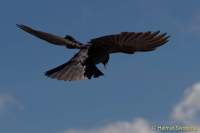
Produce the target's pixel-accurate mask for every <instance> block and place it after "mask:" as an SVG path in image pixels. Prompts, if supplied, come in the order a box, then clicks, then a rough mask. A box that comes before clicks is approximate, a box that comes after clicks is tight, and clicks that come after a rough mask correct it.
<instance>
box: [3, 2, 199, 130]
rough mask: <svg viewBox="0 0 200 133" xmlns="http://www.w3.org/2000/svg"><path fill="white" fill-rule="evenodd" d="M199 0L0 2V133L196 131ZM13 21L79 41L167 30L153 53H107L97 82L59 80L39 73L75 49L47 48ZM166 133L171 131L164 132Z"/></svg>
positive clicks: (48, 46)
mask: <svg viewBox="0 0 200 133" xmlns="http://www.w3.org/2000/svg"><path fill="white" fill-rule="evenodd" d="M199 5H200V2H199V1H195V0H191V1H188V0H181V1H180V0H179V1H178V0H176V1H175V0H168V1H161V0H151V1H149V0H123V1H122V0H99V1H97V0H84V1H83V0H59V1H53V0H42V1H41V0H18V1H11V0H1V1H0V16H1V21H0V29H1V30H0V35H1V39H0V40H1V45H0V47H1V48H0V60H1V63H0V66H1V69H0V73H1V76H0V132H1V133H27V132H28V133H122V132H123V133H134V132H136V133H154V132H156V131H155V130H153V129H152V126H153V125H156V124H157V125H161V124H163V125H165V124H169V125H177V124H185V125H192V126H194V127H197V128H199V130H198V131H197V133H199V132H200V103H199V102H198V101H200V75H199V70H200V62H199V57H200V52H199V50H200V44H199V42H200V8H199ZM16 24H26V25H29V26H31V27H33V28H36V29H39V30H42V31H46V32H50V33H54V34H57V35H60V36H65V35H67V34H68V35H72V36H73V37H74V38H76V39H77V40H79V41H81V42H85V43H86V42H88V41H89V40H90V39H92V38H95V37H99V36H102V35H106V34H113V33H120V32H123V31H133V32H139V31H142V32H144V31H157V30H160V31H161V32H167V33H168V34H169V35H170V36H171V38H170V41H169V42H168V43H167V44H166V45H164V46H162V47H160V48H158V49H157V50H156V51H153V52H146V53H136V54H133V55H126V54H115V55H111V59H110V61H109V64H108V66H107V69H103V67H102V66H99V67H100V68H101V69H102V71H103V72H104V73H105V76H104V77H100V78H98V79H92V80H84V81H75V82H64V81H58V80H53V79H50V78H47V77H45V76H44V72H45V71H47V70H49V69H51V68H54V67H55V66H57V65H60V64H62V63H64V62H66V61H68V60H69V59H70V58H71V57H72V55H73V54H75V53H76V52H77V51H76V50H68V49H65V48H63V47H58V46H53V45H49V44H48V43H46V42H44V41H42V40H39V39H37V38H35V37H32V36H31V35H29V34H27V33H25V32H22V31H20V30H19V29H17V27H16ZM169 132H172V131H169Z"/></svg>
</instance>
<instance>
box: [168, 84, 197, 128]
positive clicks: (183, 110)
mask: <svg viewBox="0 0 200 133" xmlns="http://www.w3.org/2000/svg"><path fill="white" fill-rule="evenodd" d="M171 117H172V118H173V119H175V120H178V121H180V122H183V123H186V124H198V125H200V119H199V118H200V83H197V84H195V85H193V86H192V87H191V88H188V89H186V91H185V93H184V96H183V98H182V100H181V101H180V102H179V103H178V104H177V105H176V106H175V108H174V109H173V112H172V114H171Z"/></svg>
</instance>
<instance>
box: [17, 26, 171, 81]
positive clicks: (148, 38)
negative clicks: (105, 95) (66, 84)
mask: <svg viewBox="0 0 200 133" xmlns="http://www.w3.org/2000/svg"><path fill="white" fill-rule="evenodd" d="M17 27H19V28H20V29H22V30H23V31H25V32H28V33H30V34H32V35H33V36H36V37H38V38H40V39H42V40H45V41H47V42H49V43H51V44H55V45H58V46H64V47H66V48H68V49H79V51H78V52H77V53H76V54H75V55H74V56H73V57H72V58H71V59H70V60H69V61H68V62H66V63H64V64H62V65H60V66H57V67H56V68H53V69H51V70H48V71H47V72H46V73H45V75H46V76H48V77H51V78H53V79H58V80H65V81H72V80H83V79H91V78H92V77H93V78H97V77H100V76H102V75H104V73H103V72H101V71H100V70H99V69H98V68H97V66H96V65H97V64H100V63H102V64H103V65H104V66H106V64H107V63H108V61H109V57H110V54H113V53H119V52H120V53H126V54H134V53H135V52H146V51H153V50H155V49H156V48H157V47H159V46H161V45H163V44H165V43H167V42H168V39H169V36H168V35H167V34H166V33H163V34H161V33H160V31H156V32H150V31H148V32H121V33H119V34H113V35H106V36H102V37H98V38H94V39H91V40H90V41H89V42H88V43H87V44H82V43H81V42H79V41H77V40H76V39H74V38H73V37H71V36H69V35H66V36H65V37H60V36H57V35H54V34H51V33H47V32H43V31H39V30H35V29H33V28H31V27H29V26H26V25H23V24H17Z"/></svg>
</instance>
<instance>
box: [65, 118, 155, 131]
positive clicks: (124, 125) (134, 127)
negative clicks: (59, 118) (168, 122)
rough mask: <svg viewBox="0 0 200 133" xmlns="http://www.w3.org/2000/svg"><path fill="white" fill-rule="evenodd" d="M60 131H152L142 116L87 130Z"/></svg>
mask: <svg viewBox="0 0 200 133" xmlns="http://www.w3.org/2000/svg"><path fill="white" fill-rule="evenodd" d="M62 133H154V132H153V131H152V129H151V125H150V124H149V122H148V121H146V120H145V119H143V118H138V119H135V120H134V121H132V122H125V121H124V122H115V123H113V124H108V125H107V126H104V127H101V128H97V129H88V130H77V129H70V130H66V131H64V132H62Z"/></svg>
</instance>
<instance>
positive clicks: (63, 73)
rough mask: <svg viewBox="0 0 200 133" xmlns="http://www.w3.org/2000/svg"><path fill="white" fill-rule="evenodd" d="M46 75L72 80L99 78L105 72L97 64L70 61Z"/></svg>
mask: <svg viewBox="0 0 200 133" xmlns="http://www.w3.org/2000/svg"><path fill="white" fill-rule="evenodd" d="M45 75H46V76H48V77H51V78H54V79H58V80H68V81H71V80H83V79H91V78H92V77H94V78H97V77H99V76H102V75H104V74H103V73H102V72H101V71H100V70H99V69H98V68H97V67H96V66H95V65H90V66H88V65H87V66H86V65H82V64H74V63H72V62H70V63H65V64H62V65H60V66H58V67H56V68H54V69H51V70H49V71H47V72H46V73H45Z"/></svg>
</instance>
